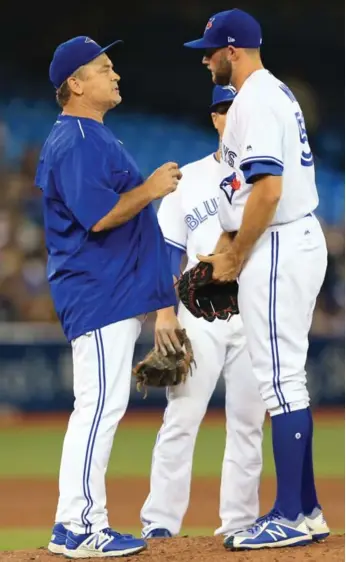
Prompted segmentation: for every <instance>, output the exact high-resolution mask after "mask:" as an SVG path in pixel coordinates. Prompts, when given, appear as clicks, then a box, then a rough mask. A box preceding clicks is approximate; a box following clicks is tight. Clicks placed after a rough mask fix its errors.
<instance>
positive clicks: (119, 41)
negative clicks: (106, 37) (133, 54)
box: [100, 39, 124, 54]
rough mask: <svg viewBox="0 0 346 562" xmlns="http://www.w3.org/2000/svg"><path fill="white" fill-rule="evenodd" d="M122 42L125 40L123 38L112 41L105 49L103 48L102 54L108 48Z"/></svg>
mask: <svg viewBox="0 0 346 562" xmlns="http://www.w3.org/2000/svg"><path fill="white" fill-rule="evenodd" d="M120 43H124V41H123V40H122V39H117V40H116V41H113V43H110V44H109V45H107V47H103V49H101V51H100V54H101V53H105V52H106V51H108V49H110V48H111V47H114V45H119V44H120Z"/></svg>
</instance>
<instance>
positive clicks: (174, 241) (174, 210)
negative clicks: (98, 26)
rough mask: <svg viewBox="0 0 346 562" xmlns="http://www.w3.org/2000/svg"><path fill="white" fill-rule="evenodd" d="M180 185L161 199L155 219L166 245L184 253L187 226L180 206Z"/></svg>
mask: <svg viewBox="0 0 346 562" xmlns="http://www.w3.org/2000/svg"><path fill="white" fill-rule="evenodd" d="M180 193H181V189H180V185H179V186H178V188H177V189H176V191H173V192H172V193H169V195H166V197H164V198H163V199H162V202H161V205H160V207H159V211H158V213H157V218H158V221H159V225H160V228H161V230H162V234H163V237H164V239H165V240H166V242H167V244H170V245H171V246H175V247H176V248H179V249H180V250H183V251H184V252H185V251H186V242H187V225H186V223H185V220H184V213H183V209H182V206H181V197H180Z"/></svg>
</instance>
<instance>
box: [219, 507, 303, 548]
mask: <svg viewBox="0 0 346 562" xmlns="http://www.w3.org/2000/svg"><path fill="white" fill-rule="evenodd" d="M311 543H312V537H311V534H310V531H309V529H308V526H307V524H306V521H305V517H304V516H303V515H301V516H299V517H298V519H297V520H296V521H288V519H285V518H284V517H282V516H281V515H280V513H278V512H276V511H272V512H270V513H269V514H268V515H265V516H264V517H260V518H259V519H257V521H256V523H255V524H254V525H253V526H252V527H250V528H249V529H247V530H246V531H239V532H237V533H232V534H231V535H229V536H228V537H226V538H225V540H224V543H223V544H224V547H225V548H226V549H227V550H258V549H260V548H282V547H287V546H306V545H308V544H311Z"/></svg>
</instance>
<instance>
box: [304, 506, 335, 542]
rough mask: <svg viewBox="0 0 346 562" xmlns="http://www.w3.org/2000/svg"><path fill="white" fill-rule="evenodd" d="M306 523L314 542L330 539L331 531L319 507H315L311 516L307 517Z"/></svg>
mask: <svg viewBox="0 0 346 562" xmlns="http://www.w3.org/2000/svg"><path fill="white" fill-rule="evenodd" d="M305 521H306V524H307V526H308V529H309V531H310V533H311V536H312V540H313V541H314V542H319V541H324V540H325V539H326V538H328V537H329V535H330V529H329V527H328V525H327V523H326V520H325V518H324V517H323V513H322V510H321V509H320V508H319V507H315V509H314V510H313V512H312V513H311V514H310V515H305Z"/></svg>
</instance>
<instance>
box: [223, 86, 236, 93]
mask: <svg viewBox="0 0 346 562" xmlns="http://www.w3.org/2000/svg"><path fill="white" fill-rule="evenodd" d="M222 89H223V90H228V91H229V92H231V93H232V94H234V95H236V93H237V90H236V89H235V88H233V86H222Z"/></svg>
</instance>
